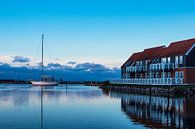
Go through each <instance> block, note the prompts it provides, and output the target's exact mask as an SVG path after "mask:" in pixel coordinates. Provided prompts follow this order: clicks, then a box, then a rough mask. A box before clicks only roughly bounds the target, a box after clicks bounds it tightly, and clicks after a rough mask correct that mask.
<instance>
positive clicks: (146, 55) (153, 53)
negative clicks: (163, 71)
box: [139, 46, 165, 60]
mask: <svg viewBox="0 0 195 129" xmlns="http://www.w3.org/2000/svg"><path fill="white" fill-rule="evenodd" d="M164 49H165V46H159V47H153V48H148V49H145V50H144V51H143V52H142V57H140V59H139V60H151V59H154V58H158V57H159V56H160V55H161V53H162V52H163V51H164Z"/></svg>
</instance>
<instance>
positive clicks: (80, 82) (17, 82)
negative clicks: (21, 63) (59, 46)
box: [0, 80, 106, 86]
mask: <svg viewBox="0 0 195 129" xmlns="http://www.w3.org/2000/svg"><path fill="white" fill-rule="evenodd" d="M105 83H106V81H61V82H59V84H83V85H86V86H102V85H104V84H105ZM0 84H31V82H30V81H22V80H0Z"/></svg>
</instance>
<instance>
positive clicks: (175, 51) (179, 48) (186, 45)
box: [160, 38, 195, 57]
mask: <svg viewBox="0 0 195 129" xmlns="http://www.w3.org/2000/svg"><path fill="white" fill-rule="evenodd" d="M193 44H195V38H194V39H188V40H183V41H178V42H173V43H171V44H170V45H169V46H168V47H167V48H166V49H165V50H164V51H163V52H162V53H161V55H160V57H167V56H177V55H184V54H185V53H186V52H187V51H188V50H189V49H190V48H191V47H192V45H193Z"/></svg>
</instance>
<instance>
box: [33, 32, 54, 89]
mask: <svg viewBox="0 0 195 129" xmlns="http://www.w3.org/2000/svg"><path fill="white" fill-rule="evenodd" d="M43 41H44V34H42V59H41V80H40V81H31V83H32V85H33V86H56V85H58V83H57V82H55V81H54V78H53V77H51V76H46V75H44V73H43V66H44V64H43V57H44V55H43V54H44V53H43V50H44V49H43V47H44V46H43Z"/></svg>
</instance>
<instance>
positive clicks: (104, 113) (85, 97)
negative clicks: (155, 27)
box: [0, 84, 195, 129]
mask: <svg viewBox="0 0 195 129" xmlns="http://www.w3.org/2000/svg"><path fill="white" fill-rule="evenodd" d="M143 128H195V97H193V96H180V97H161V96H149V95H138V94H127V93H117V92H111V91H109V90H102V89H99V88H98V87H90V86H84V85H60V86H56V87H38V86H31V85H13V84H12V85H11V84H6V85H0V129H143Z"/></svg>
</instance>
